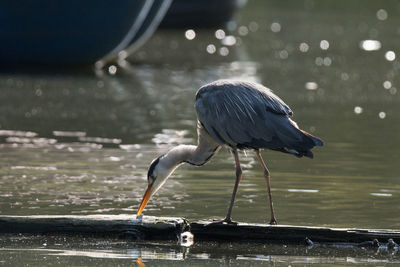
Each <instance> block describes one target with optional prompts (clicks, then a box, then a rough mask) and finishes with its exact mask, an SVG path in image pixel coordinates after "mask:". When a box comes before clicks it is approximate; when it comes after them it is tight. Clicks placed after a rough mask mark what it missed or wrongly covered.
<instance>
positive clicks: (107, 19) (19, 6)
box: [0, 0, 171, 66]
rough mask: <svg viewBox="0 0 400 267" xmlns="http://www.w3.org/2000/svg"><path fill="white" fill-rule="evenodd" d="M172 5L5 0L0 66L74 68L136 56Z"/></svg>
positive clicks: (159, 1) (165, 0)
mask: <svg viewBox="0 0 400 267" xmlns="http://www.w3.org/2000/svg"><path fill="white" fill-rule="evenodd" d="M170 4H171V0H119V1H117V2H110V1H107V0H98V1H78V0H58V1H53V0H42V1H40V4H38V3H37V2H35V1H13V0H6V1H1V3H0V25H1V27H0V62H1V63H2V64H3V65H9V66H16V65H17V66H18V65H23V66H26V65H33V66H69V65H82V64H93V63H95V62H99V61H100V62H105V61H106V60H112V59H115V58H118V56H119V55H120V53H121V51H125V52H124V53H131V52H133V51H135V50H136V49H137V48H138V47H140V45H143V43H144V42H145V41H146V40H147V39H148V38H149V36H151V34H152V33H153V32H154V31H155V28H156V27H157V26H158V23H159V22H160V21H161V19H160V17H162V16H163V15H165V13H166V11H167V9H168V7H169V5H170ZM151 17H152V19H151ZM153 20H154V21H153ZM157 21H158V23H156V22H157ZM129 47H131V48H129Z"/></svg>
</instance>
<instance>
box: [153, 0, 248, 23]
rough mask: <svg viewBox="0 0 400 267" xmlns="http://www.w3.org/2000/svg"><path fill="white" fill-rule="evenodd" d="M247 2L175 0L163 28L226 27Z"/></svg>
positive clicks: (235, 0)
mask: <svg viewBox="0 0 400 267" xmlns="http://www.w3.org/2000/svg"><path fill="white" fill-rule="evenodd" d="M246 2H247V0H174V1H173V3H172V4H171V7H170V9H169V10H168V12H167V14H166V15H165V17H164V20H163V21H162V23H161V25H160V27H161V28H186V29H187V28H210V27H211V28H212V27H214V28H215V27H221V26H225V25H226V23H228V22H229V21H230V20H231V19H232V17H233V15H234V13H235V12H236V10H237V9H238V8H240V7H242V6H243V5H245V4H246Z"/></svg>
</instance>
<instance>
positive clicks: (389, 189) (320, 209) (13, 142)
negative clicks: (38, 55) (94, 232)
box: [0, 1, 400, 266]
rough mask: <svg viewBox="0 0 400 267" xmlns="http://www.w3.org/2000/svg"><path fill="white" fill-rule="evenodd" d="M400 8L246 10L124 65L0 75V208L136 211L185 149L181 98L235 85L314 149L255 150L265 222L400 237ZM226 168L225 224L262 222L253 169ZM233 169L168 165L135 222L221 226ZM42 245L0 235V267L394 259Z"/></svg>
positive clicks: (339, 5)
mask: <svg viewBox="0 0 400 267" xmlns="http://www.w3.org/2000/svg"><path fill="white" fill-rule="evenodd" d="M399 10H400V6H399V4H398V3H397V2H396V1H385V2H384V3H383V2H378V1H375V2H371V1H370V2H369V3H364V2H361V1H352V2H351V3H349V2H346V1H335V2H334V3H333V2H331V1H318V2H317V1H315V2H314V1H296V2H294V1H293V2H289V3H286V2H285V3H281V2H279V1H268V2H264V1H250V2H249V3H248V5H247V6H246V8H244V9H243V10H241V11H240V13H239V14H238V16H237V20H236V24H230V25H229V27H230V28H231V30H232V31H229V30H228V29H225V30H224V31H223V32H222V31H218V32H216V31H215V30H195V37H194V39H192V37H193V36H192V35H190V36H189V37H190V38H189V39H188V38H186V37H185V31H180V30H179V31H178V30H177V31H164V32H158V33H157V34H156V35H155V36H154V37H153V38H152V39H151V40H150V42H149V43H148V44H147V45H146V47H145V48H143V49H142V50H141V51H139V52H138V53H137V54H135V55H134V56H133V57H132V58H131V63H130V64H128V65H126V66H124V67H123V68H117V69H114V68H109V69H106V70H105V71H104V72H103V73H101V72H93V71H92V70H90V69H89V70H78V71H71V70H52V71H43V70H28V71H15V70H7V69H5V70H3V72H2V73H1V74H0V157H1V161H0V213H1V214H4V215H6V214H7V215H36V214H79V215H84V214H99V213H102V214H120V213H124V214H130V213H132V214H133V213H135V212H136V209H137V207H138V205H139V203H140V200H141V198H142V194H143V193H144V190H145V187H146V183H147V182H146V174H147V168H148V165H149V163H150V162H151V160H152V159H153V158H155V157H156V156H158V155H160V154H162V153H165V152H166V151H167V150H168V149H169V148H171V147H172V146H174V145H177V144H180V143H187V144H189V143H195V142H196V131H195V127H196V114H195V111H194V108H193V104H194V94H195V92H196V90H197V89H198V88H199V87H200V86H201V85H203V84H205V83H207V82H210V81H213V80H215V79H218V78H235V79H237V78H240V79H244V80H250V81H256V82H261V83H263V84H264V85H266V86H268V87H269V88H271V89H273V90H274V92H275V93H277V94H278V95H279V96H280V97H281V98H282V99H284V101H285V102H286V103H287V104H288V105H289V106H290V107H291V108H292V109H293V110H294V113H295V115H294V120H295V121H296V122H298V124H299V125H300V126H301V128H302V129H304V130H306V131H309V132H311V133H312V134H315V135H317V136H319V137H321V138H322V139H323V140H324V141H325V146H324V147H322V148H316V149H314V154H315V159H314V160H309V159H297V158H295V157H292V156H288V155H286V154H281V153H277V152H272V151H263V156H264V159H265V161H266V163H267V164H268V166H269V169H270V171H271V175H272V176H271V179H272V194H273V198H274V204H275V209H276V213H277V219H278V222H280V223H282V224H296V225H316V226H332V227H358V228H385V229H400V206H399V205H398V203H399V201H400V179H399V173H400V167H399V164H398V162H399V160H400V153H399V151H398V150H399V147H400V138H399V130H400V124H399V121H400V120H399V114H400V105H399V104H400V103H399V102H400V98H399V92H398V89H397V87H398V86H399V85H398V84H399V82H400V81H399V77H398V72H399V69H400V63H399V61H398V52H399V51H398V50H397V44H398V41H399V28H398V25H397V23H396V19H395V18H396V17H398V15H399V14H398V13H399ZM191 34H192V33H191ZM224 35H225V39H222V40H220V39H218V38H222V37H223V36H224ZM190 39H192V40H190ZM369 40H371V41H369ZM393 55H394V58H393ZM115 71H116V72H115ZM240 158H241V160H242V163H243V164H242V165H243V169H244V178H243V180H242V182H241V184H240V187H239V191H238V195H237V199H236V202H235V207H234V209H233V214H232V216H233V219H234V220H238V221H246V222H255V223H267V222H268V221H269V211H268V206H267V195H266V190H265V181H264V178H263V177H262V171H261V168H260V166H259V165H258V163H257V159H256V157H255V155H254V153H253V152H251V151H248V152H247V153H246V154H245V153H241V154H240ZM234 173H235V171H234V161H233V157H232V155H231V154H230V152H229V150H228V149H223V150H221V151H220V152H219V153H218V154H217V155H216V156H215V157H214V158H213V159H212V161H211V162H210V163H208V164H207V165H205V166H203V167H193V166H183V167H181V168H180V169H179V170H178V171H177V172H176V173H175V174H174V175H173V177H171V178H170V179H169V180H168V181H167V183H166V184H165V186H164V187H163V188H162V190H160V191H159V193H158V194H157V195H155V196H154V197H153V198H152V199H151V200H150V202H149V204H148V206H147V207H146V209H145V211H144V213H145V214H146V215H155V216H182V217H185V218H187V219H189V220H198V219H212V218H222V217H223V216H225V214H226V211H227V206H228V203H229V200H230V194H231V192H232V188H233V183H234ZM46 240H47V239H46ZM46 240H44V239H43V238H41V237H2V238H1V244H2V245H1V247H2V249H0V254H1V255H2V256H1V260H0V262H1V263H4V264H8V265H17V264H18V263H19V264H20V265H22V264H35V263H38V262H41V261H43V259H46V260H47V261H48V262H49V265H50V264H53V263H59V264H67V263H69V264H73V265H95V264H96V265H97V264H99V262H102V261H103V260H105V259H107V260H106V263H107V264H121V265H122V264H126V265H127V264H132V263H134V264H138V265H140V262H137V261H139V259H140V260H142V261H143V263H145V264H150V265H175V264H176V263H178V264H180V265H187V264H192V265H205V264H214V265H228V264H231V265H242V264H245V263H250V264H254V265H257V264H259V265H262V264H271V263H274V264H276V265H280V264H282V266H287V265H292V266H297V265H300V263H301V266H303V265H311V264H317V265H321V266H324V265H330V264H334V265H346V264H350V263H360V264H363V265H368V264H370V265H371V266H373V265H374V264H376V263H379V264H398V255H397V256H396V255H395V256H393V255H385V254H378V256H377V254H375V253H374V252H372V253H371V252H362V251H349V250H339V251H335V250H333V251H334V252H332V250H328V251H327V250H305V249H304V248H291V247H289V248H286V247H274V246H266V248H263V249H261V247H260V246H257V245H250V244H234V245H232V244H224V245H223V244H213V245H210V244H199V243H197V244H195V247H193V248H189V249H184V248H181V247H179V246H177V245H176V244H175V243H144V244H143V243H134V242H128V243H126V242H121V241H107V240H104V241H100V240H87V242H84V243H81V240H74V239H66V240H64V239H57V240H52V241H51V242H50V241H49V243H48V244H50V245H49V246H44V245H43V244H45V243H46ZM49 247H50V248H49ZM216 247H217V248H218V249H216ZM233 247H236V249H234V248H233ZM22 251H23V252H22ZM25 251H27V252H25ZM330 253H332V254H330ZM332 255H333V256H332ZM99 259H101V260H102V261H100V260H99Z"/></svg>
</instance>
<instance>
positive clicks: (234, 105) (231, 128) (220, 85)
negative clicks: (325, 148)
mask: <svg viewBox="0 0 400 267" xmlns="http://www.w3.org/2000/svg"><path fill="white" fill-rule="evenodd" d="M195 108H196V112H197V116H198V119H199V121H200V123H201V126H202V127H204V128H205V130H206V131H207V132H208V134H210V135H211V137H212V138H213V139H215V141H216V142H217V143H218V144H220V145H229V146H230V147H232V148H235V149H236V148H239V149H243V148H252V149H261V148H268V149H272V150H277V151H282V152H285V153H290V154H293V155H295V156H298V157H302V156H306V157H310V158H312V157H313V154H312V152H311V151H310V150H311V149H312V148H313V147H314V146H322V145H323V142H322V141H321V140H320V139H319V138H317V137H315V136H312V135H311V134H309V133H307V132H305V131H303V130H300V129H299V128H298V127H297V124H296V123H295V122H294V121H292V120H291V119H290V118H289V117H290V116H291V115H292V114H293V112H292V110H291V109H290V108H289V106H288V105H286V104H285V103H284V102H283V101H282V100H281V99H280V98H279V97H278V96H276V95H275V94H273V93H272V92H271V91H270V90H269V89H268V88H266V87H264V86H262V85H260V84H257V83H251V82H243V81H230V80H229V81H228V80H219V81H215V82H212V83H210V84H207V85H205V86H203V87H201V88H200V89H199V90H198V92H197V93H196V103H195Z"/></svg>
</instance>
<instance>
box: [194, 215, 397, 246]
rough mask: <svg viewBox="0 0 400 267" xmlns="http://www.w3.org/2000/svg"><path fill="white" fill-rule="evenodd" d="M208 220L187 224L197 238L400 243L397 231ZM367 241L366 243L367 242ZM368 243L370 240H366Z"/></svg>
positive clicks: (288, 241) (312, 242)
mask: <svg viewBox="0 0 400 267" xmlns="http://www.w3.org/2000/svg"><path fill="white" fill-rule="evenodd" d="M207 223H210V222H208V221H201V222H194V223H191V224H190V228H191V232H192V233H193V235H194V236H195V239H196V240H214V241H217V240H224V241H256V242H268V243H282V244H304V245H313V244H339V243H342V244H343V243H346V244H365V245H366V246H368V245H370V246H375V245H374V244H377V243H376V241H374V240H375V239H376V240H377V241H378V242H382V243H386V242H388V240H389V239H392V240H393V241H394V242H396V243H400V230H388V229H385V230H374V229H355V228H329V227H314V226H294V225H266V224H250V223H239V224H237V225H228V224H220V225H210V226H205V225H206V224H207ZM366 242H367V243H366ZM369 242H370V243H369Z"/></svg>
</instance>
